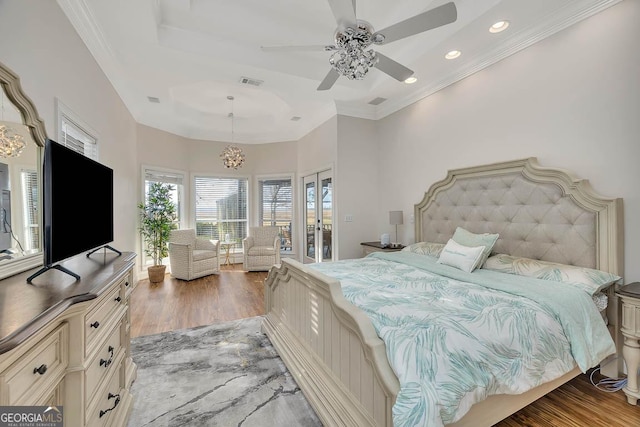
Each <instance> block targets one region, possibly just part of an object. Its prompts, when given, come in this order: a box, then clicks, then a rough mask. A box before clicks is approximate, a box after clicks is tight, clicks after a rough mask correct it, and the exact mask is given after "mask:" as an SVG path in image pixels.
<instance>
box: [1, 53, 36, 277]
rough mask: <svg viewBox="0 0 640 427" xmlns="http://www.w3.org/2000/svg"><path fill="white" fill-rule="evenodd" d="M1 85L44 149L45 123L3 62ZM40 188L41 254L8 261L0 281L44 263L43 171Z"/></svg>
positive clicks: (3, 268)
mask: <svg viewBox="0 0 640 427" xmlns="http://www.w3.org/2000/svg"><path fill="white" fill-rule="evenodd" d="M0 85H1V86H2V87H1V89H2V90H4V93H5V95H6V96H7V98H8V99H9V100H10V101H11V102H12V103H13V104H14V105H15V107H16V108H17V109H18V110H19V111H20V115H21V116H22V121H23V124H24V125H26V126H27V127H28V128H29V132H30V133H31V137H32V138H33V140H34V142H35V143H36V145H38V146H39V147H41V148H42V147H44V144H45V141H46V140H47V132H46V129H45V126H44V121H43V120H42V119H41V118H40V116H39V115H38V110H37V109H36V107H35V105H33V101H31V98H29V97H28V96H27V95H26V94H25V93H24V92H23V91H22V85H21V84H20V77H18V75H17V74H16V73H14V72H13V71H11V69H10V68H8V67H7V66H6V65H4V64H3V63H2V62H0ZM37 164H38V165H42V149H40V150H38V158H37ZM38 188H39V189H40V194H39V197H38V208H39V211H40V219H39V221H40V252H38V253H35V254H31V255H26V256H24V257H21V258H18V259H15V260H10V261H7V262H6V263H5V264H2V265H0V279H4V278H5V277H9V276H13V275H14V274H18V273H21V272H23V271H26V270H29V269H31V268H34V267H38V266H40V265H42V263H43V254H44V252H43V251H44V247H43V243H44V242H43V241H42V235H43V234H42V231H43V230H42V171H41V170H40V171H38Z"/></svg>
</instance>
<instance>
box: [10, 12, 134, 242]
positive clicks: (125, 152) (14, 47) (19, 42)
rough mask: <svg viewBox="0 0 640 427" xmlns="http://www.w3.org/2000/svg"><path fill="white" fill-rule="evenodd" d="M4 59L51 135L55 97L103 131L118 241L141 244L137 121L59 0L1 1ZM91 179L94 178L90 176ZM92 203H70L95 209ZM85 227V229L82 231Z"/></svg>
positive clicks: (76, 209)
mask: <svg viewBox="0 0 640 427" xmlns="http://www.w3.org/2000/svg"><path fill="white" fill-rule="evenodd" d="M0 41H1V42H0V61H1V62H2V63H3V64H5V65H6V66H7V67H9V68H10V69H11V70H13V71H14V72H15V73H16V74H18V75H19V76H20V80H21V83H22V88H23V90H24V92H25V93H26V94H27V95H28V96H29V97H30V98H31V99H32V101H33V103H34V104H35V106H36V108H37V109H38V113H39V114H40V117H41V118H42V119H43V120H44V122H45V126H46V130H47V134H48V136H49V137H50V138H52V139H56V134H55V132H56V123H55V122H56V120H55V98H59V99H60V100H61V101H62V102H63V103H64V104H65V105H66V106H67V107H69V108H70V109H71V110H72V111H73V112H75V113H76V114H77V115H78V116H79V117H80V118H81V119H82V120H83V121H84V122H85V123H86V124H88V125H89V126H90V127H92V128H93V129H95V130H96V131H97V132H98V136H99V144H100V146H99V147H100V148H99V153H100V157H99V161H100V162H101V163H104V164H105V165H107V166H109V167H111V168H113V170H114V237H115V238H114V242H113V246H114V247H116V248H117V249H120V250H124V251H134V250H135V245H136V235H137V230H136V224H137V211H136V207H135V201H136V199H137V193H136V190H137V187H136V186H133V185H131V183H132V182H136V180H137V168H136V164H137V162H136V124H135V122H134V120H133V118H132V116H131V114H129V111H128V110H127V109H126V108H125V106H124V104H123V103H122V101H121V100H120V97H119V96H118V95H117V93H116V92H115V90H114V89H113V87H112V86H111V83H110V82H109V81H108V80H107V78H106V77H105V76H104V74H103V73H102V70H101V69H100V68H99V66H98V64H97V63H96V62H95V60H94V59H93V57H92V56H91V54H90V53H89V51H88V50H87V48H86V47H85V45H84V43H83V42H82V40H81V39H80V37H79V36H78V35H77V33H76V32H75V30H74V29H73V27H72V25H71V24H70V23H69V21H68V20H67V18H66V16H65V15H64V13H63V12H62V11H61V10H60V8H59V7H58V5H57V3H56V2H55V1H43V2H37V5H35V4H34V2H26V1H0ZM87 179H89V178H87ZM90 212H91V206H83V204H82V200H79V201H78V205H77V206H70V207H69V213H70V214H81V215H86V214H90ZM80 232H82V231H80Z"/></svg>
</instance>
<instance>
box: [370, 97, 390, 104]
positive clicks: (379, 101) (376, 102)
mask: <svg viewBox="0 0 640 427" xmlns="http://www.w3.org/2000/svg"><path fill="white" fill-rule="evenodd" d="M386 100H387V98H380V97H377V98H375V99H372V100H371V101H369V104H371V105H380V104H382V103H383V102H384V101H386Z"/></svg>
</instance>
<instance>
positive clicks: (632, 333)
mask: <svg viewBox="0 0 640 427" xmlns="http://www.w3.org/2000/svg"><path fill="white" fill-rule="evenodd" d="M617 295H618V297H620V299H621V300H622V326H621V328H620V331H621V332H622V335H623V336H624V347H623V348H622V357H623V358H624V363H625V364H626V365H627V386H626V387H625V388H624V392H625V394H626V395H627V402H629V404H631V405H635V404H637V403H638V399H640V390H639V389H638V368H640V342H639V341H638V340H640V282H634V283H629V284H628V285H626V286H623V287H621V288H620V289H618V292H617Z"/></svg>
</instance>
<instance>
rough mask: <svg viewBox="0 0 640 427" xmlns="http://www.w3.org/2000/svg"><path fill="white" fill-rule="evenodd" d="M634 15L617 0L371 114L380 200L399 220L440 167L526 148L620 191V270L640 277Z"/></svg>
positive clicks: (505, 156)
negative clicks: (433, 89) (409, 101)
mask: <svg viewBox="0 0 640 427" xmlns="http://www.w3.org/2000/svg"><path fill="white" fill-rule="evenodd" d="M639 22H640V1H635V0H632V1H631V0H630V1H623V2H621V3H619V4H618V5H616V6H613V7H611V8H609V9H607V10H605V11H604V12H602V13H600V14H598V15H596V16H594V17H591V18H589V19H587V20H585V21H583V22H581V23H579V24H577V25H575V26H573V27H570V28H568V29H567V30H565V31H562V32H560V33H558V34H556V35H554V36H552V37H551V38H549V39H546V40H544V41H542V42H540V43H538V44H536V45H533V46H531V47H529V48H528V49H526V50H524V51H522V52H520V53H518V54H516V55H513V56H511V57H509V58H507V59H505V60H503V61H501V62H499V63H497V64H495V65H493V66H491V67H490V68H488V69H486V70H484V71H481V72H479V73H476V74H474V75H472V76H470V77H468V78H466V79H465V80H463V81H461V82H459V83H457V84H455V85H452V86H450V87H448V88H446V89H444V90H442V91H440V92H438V93H437V94H435V95H433V96H431V97H429V98H426V99H424V100H422V101H420V102H417V103H416V104H414V105H412V106H410V107H408V108H406V109H404V110H402V111H400V112H397V113H396V114H393V115H392V116H389V117H387V118H385V119H383V120H381V121H379V122H378V123H377V124H378V134H379V138H378V145H379V147H380V159H384V160H383V161H384V163H385V164H386V166H387V167H381V168H380V172H379V173H380V178H379V183H380V200H385V203H386V204H389V205H393V206H401V207H402V209H403V210H404V212H405V219H406V216H407V215H408V214H410V213H411V212H413V204H414V203H417V202H418V201H419V200H420V199H421V198H422V195H423V193H424V191H425V190H426V189H427V188H428V187H429V185H430V184H432V183H433V182H435V181H437V180H440V179H442V178H444V177H445V175H446V172H447V170H448V169H451V168H458V167H464V166H472V165H479V164H485V163H491V162H496V161H503V160H511V159H518V158H524V157H529V156H534V157H537V158H538V160H539V163H540V164H541V165H543V166H549V167H562V168H565V169H568V170H570V171H572V172H573V173H575V174H576V175H577V176H579V177H581V178H588V179H589V180H590V182H591V184H592V185H593V187H594V189H595V190H596V191H598V192H600V193H602V194H603V195H605V196H609V197H622V198H624V214H625V228H626V232H625V251H626V257H625V266H626V268H625V278H626V280H627V281H634V280H640V263H638V261H637V260H638V259H640V239H639V238H638V236H640V189H639V187H638V186H639V184H640V167H638V165H637V163H638V160H639V159H640V120H639V118H640V49H638V46H637V41H638V40H640V25H638V23H639ZM398 171H402V172H401V173H398ZM385 215H386V211H385V209H380V212H379V218H380V219H379V221H380V223H384V221H385ZM407 222H408V221H405V223H407ZM413 235H414V230H413V225H412V224H407V225H405V226H404V227H403V239H404V240H403V241H404V242H411V241H413Z"/></svg>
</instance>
